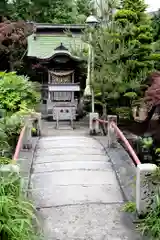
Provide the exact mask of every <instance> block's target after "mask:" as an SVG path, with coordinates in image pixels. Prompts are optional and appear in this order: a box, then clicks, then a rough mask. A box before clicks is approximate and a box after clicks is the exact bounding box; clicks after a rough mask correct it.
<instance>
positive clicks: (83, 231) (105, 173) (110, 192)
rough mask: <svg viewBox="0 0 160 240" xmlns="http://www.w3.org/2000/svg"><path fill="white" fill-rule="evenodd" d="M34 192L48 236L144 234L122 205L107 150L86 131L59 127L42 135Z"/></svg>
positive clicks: (119, 238)
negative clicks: (139, 231) (135, 228)
mask: <svg viewBox="0 0 160 240" xmlns="http://www.w3.org/2000/svg"><path fill="white" fill-rule="evenodd" d="M48 131H49V130H48ZM47 135H48V134H47ZM50 135H52V134H50ZM116 160H118V159H115V161H116ZM29 192H30V193H31V195H32V198H33V200H34V203H35V205H36V208H37V210H38V212H39V217H40V220H41V224H42V228H43V230H44V234H45V239H47V240H126V239H128V240H138V239H141V238H140V237H139V236H137V235H136V234H135V230H134V226H133V224H132V221H131V219H130V217H129V216H128V215H127V214H126V213H124V212H123V211H122V206H123V205H124V203H125V200H124V197H123V194H122V191H121V187H120V185H119V182H118V180H117V177H116V173H115V171H114V170H113V165H112V161H111V159H110V157H109V155H108V152H107V150H106V149H105V148H104V147H103V145H102V144H101V143H100V142H99V141H98V140H96V139H94V138H91V137H89V136H86V134H85V132H84V131H78V130H77V131H72V130H65V131H58V130H57V132H55V133H54V136H46V137H42V138H40V139H39V140H38V143H37V147H36V152H35V154H34V159H33V169H32V175H31V181H30V189H29Z"/></svg>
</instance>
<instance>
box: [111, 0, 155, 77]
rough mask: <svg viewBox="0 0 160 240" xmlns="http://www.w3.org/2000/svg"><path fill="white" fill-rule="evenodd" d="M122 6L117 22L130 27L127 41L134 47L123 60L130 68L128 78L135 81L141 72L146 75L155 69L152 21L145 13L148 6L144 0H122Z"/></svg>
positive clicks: (118, 12)
mask: <svg viewBox="0 0 160 240" xmlns="http://www.w3.org/2000/svg"><path fill="white" fill-rule="evenodd" d="M121 6H122V8H121V9H120V10H119V11H117V13H116V15H115V20H116V21H117V22H118V23H120V24H121V26H122V27H124V26H126V25H128V26H129V29H130V30H129V31H128V34H127V35H126V37H125V41H126V43H128V45H132V46H133V51H132V52H131V54H130V56H127V59H125V58H122V61H123V62H124V63H126V64H127V66H128V74H127V75H126V77H127V78H128V79H129V78H130V79H134V78H136V77H137V75H138V74H139V73H140V72H144V75H146V74H147V73H148V72H150V71H151V70H152V68H153V62H152V61H151V59H150V55H151V54H152V42H153V35H152V27H151V19H150V17H149V15H148V14H147V13H146V11H145V10H146V7H147V6H146V4H145V3H144V0H134V1H133V0H122V1H121ZM144 77H145V76H144Z"/></svg>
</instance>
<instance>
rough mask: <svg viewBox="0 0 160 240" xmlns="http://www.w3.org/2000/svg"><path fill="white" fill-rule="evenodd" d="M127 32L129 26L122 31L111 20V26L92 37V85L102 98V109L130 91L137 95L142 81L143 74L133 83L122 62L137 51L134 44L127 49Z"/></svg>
mask: <svg viewBox="0 0 160 240" xmlns="http://www.w3.org/2000/svg"><path fill="white" fill-rule="evenodd" d="M127 31H128V26H126V28H123V27H122V26H120V25H119V24H118V23H117V22H115V21H114V20H112V22H110V24H108V25H107V26H105V27H99V28H98V29H96V30H95V32H94V33H93V34H92V35H93V37H92V46H93V48H94V52H95V71H94V83H92V85H93V87H94V89H95V93H96V94H99V96H101V102H102V103H103V105H108V104H109V102H110V101H112V100H118V99H119V98H120V97H121V96H122V95H124V94H125V93H126V92H127V91H128V89H130V92H131V91H132V95H133V94H134V95H135V92H137V91H139V89H140V86H141V83H142V80H143V74H141V73H139V75H138V76H137V77H136V78H134V79H133V78H132V77H131V76H128V75H127V71H128V66H126V64H125V63H123V62H122V60H121V58H127V56H128V55H130V54H131V53H132V52H133V49H134V45H133V44H132V45H131V44H130V45H128V43H126V42H125V36H126V34H127ZM128 65H129V64H128ZM132 67H133V64H132ZM128 94H129V93H128ZM132 97H133V96H132Z"/></svg>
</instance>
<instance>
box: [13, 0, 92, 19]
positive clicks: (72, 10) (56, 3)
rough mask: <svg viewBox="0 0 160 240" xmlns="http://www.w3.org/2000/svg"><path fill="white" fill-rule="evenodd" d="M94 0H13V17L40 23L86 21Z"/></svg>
mask: <svg viewBox="0 0 160 240" xmlns="http://www.w3.org/2000/svg"><path fill="white" fill-rule="evenodd" d="M91 3H92V0H76V1H75V0H30V1H28V0H13V1H12V4H11V5H12V19H14V20H19V19H23V20H30V21H35V22H40V23H62V24H67V23H82V22H83V23H84V21H85V20H86V17H87V16H88V15H89V14H90V13H91V10H92V9H93V8H92V4H91Z"/></svg>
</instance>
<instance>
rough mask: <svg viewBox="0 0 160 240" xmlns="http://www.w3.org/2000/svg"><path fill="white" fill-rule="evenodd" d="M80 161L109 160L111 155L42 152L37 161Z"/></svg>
mask: <svg viewBox="0 0 160 240" xmlns="http://www.w3.org/2000/svg"><path fill="white" fill-rule="evenodd" d="M54 161H55V162H68V161H73V162H79V161H86V162H87V161H109V157H108V156H106V155H85V153H83V154H79V155H76V154H67V152H66V155H65V154H63V155H52V156H50V155H47V156H45V157H44V156H41V155H40V154H39V155H38V156H36V158H35V163H48V162H54Z"/></svg>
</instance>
